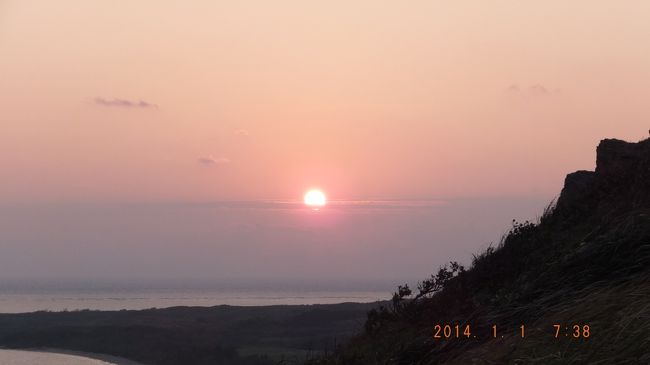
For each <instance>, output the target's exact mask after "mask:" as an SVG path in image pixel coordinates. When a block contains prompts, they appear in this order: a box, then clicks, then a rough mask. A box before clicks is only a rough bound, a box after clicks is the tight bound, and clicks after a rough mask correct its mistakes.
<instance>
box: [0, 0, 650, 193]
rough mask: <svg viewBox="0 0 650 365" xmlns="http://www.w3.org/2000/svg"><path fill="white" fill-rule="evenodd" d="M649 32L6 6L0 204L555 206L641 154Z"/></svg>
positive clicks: (584, 9)
mask: <svg viewBox="0 0 650 365" xmlns="http://www.w3.org/2000/svg"><path fill="white" fill-rule="evenodd" d="M648 19H650V3H648V2H645V1H622V2H613V1H573V2H570V3H568V2H566V1H544V2H538V3H536V4H532V3H530V2H527V3H525V4H524V3H522V2H521V1H490V2H466V1H453V2H435V1H413V2H408V4H407V3H405V2H401V3H400V2H389V1H385V2H384V1H356V2H348V1H328V2H321V3H314V2H304V1H284V0H282V1H273V2H270V1H242V2H239V1H200V2H193V4H189V2H181V1H164V2H160V1H112V2H88V1H82V0H78V1H76V0H61V1H56V2H52V1H29V0H27V1H3V2H2V3H0V55H1V57H0V110H1V114H0V124H1V126H2V132H1V133H0V166H2V169H0V181H2V189H0V201H5V202H80V201H81V202H83V201H91V202H96V201H119V202H123V201H192V202H203V201H215V200H255V199H294V198H295V199H300V197H301V195H302V193H303V191H304V190H305V189H306V188H307V187H309V186H312V185H318V186H321V187H322V188H323V189H324V190H326V191H327V192H328V194H329V195H330V196H331V197H333V198H337V199H374V198H381V199H403V198H409V199H424V198H449V197H477V196H504V195H513V196H529V195H541V196H553V195H555V194H557V192H558V191H559V189H560V187H561V184H562V181H563V177H564V175H565V174H566V173H567V172H570V171H573V170H576V169H590V168H593V166H594V153H593V152H594V147H595V145H596V144H597V142H598V140H599V139H601V138H604V137H617V138H625V139H631V140H638V139H641V138H645V137H646V136H647V130H648V128H649V125H650V123H649V120H650V109H649V108H648V107H647V103H648V100H647V95H650V42H648V40H647V36H648V34H650V22H648ZM98 98H99V99H98ZM120 100H122V101H121V102H120ZM140 101H143V102H145V103H149V104H142V105H140V104H138V103H139V102H140ZM129 102H130V103H132V104H129ZM129 105H130V106H129Z"/></svg>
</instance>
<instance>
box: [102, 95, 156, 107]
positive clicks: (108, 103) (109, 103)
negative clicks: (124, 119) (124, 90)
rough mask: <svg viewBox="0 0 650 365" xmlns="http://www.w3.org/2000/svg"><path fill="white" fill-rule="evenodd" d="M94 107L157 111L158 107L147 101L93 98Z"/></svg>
mask: <svg viewBox="0 0 650 365" xmlns="http://www.w3.org/2000/svg"><path fill="white" fill-rule="evenodd" d="M95 105H99V106H105V107H116V108H139V109H157V108H158V105H156V104H153V103H149V102H147V101H143V100H139V101H131V100H126V99H104V98H100V97H96V98H95Z"/></svg>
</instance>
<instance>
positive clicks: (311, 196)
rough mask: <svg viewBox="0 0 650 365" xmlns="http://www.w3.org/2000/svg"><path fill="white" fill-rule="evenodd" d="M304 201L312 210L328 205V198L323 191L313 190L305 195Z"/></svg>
mask: <svg viewBox="0 0 650 365" xmlns="http://www.w3.org/2000/svg"><path fill="white" fill-rule="evenodd" d="M304 201H305V205H308V206H310V207H312V208H318V207H322V206H325V204H327V197H326V196H325V193H323V192H322V191H321V190H318V189H312V190H309V191H308V192H306V193H305V197H304Z"/></svg>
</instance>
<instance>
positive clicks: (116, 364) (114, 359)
mask: <svg viewBox="0 0 650 365" xmlns="http://www.w3.org/2000/svg"><path fill="white" fill-rule="evenodd" d="M0 349H2V350H15V351H30V352H40V353H50V354H61V355H71V356H78V357H85V358H88V359H94V360H100V361H104V362H107V363H110V364H113V365H145V364H143V363H141V362H137V361H135V360H130V359H127V358H124V357H119V356H114V355H108V354H100V353H96V352H85V351H75V350H66V349H58V348H50V347H38V348H6V347H0Z"/></svg>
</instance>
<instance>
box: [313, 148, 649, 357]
mask: <svg viewBox="0 0 650 365" xmlns="http://www.w3.org/2000/svg"><path fill="white" fill-rule="evenodd" d="M486 214H489V212H486ZM436 324H439V325H441V326H443V327H442V329H443V330H442V331H440V333H439V335H441V337H442V338H439V339H437V338H434V334H435V333H436V328H435V326H436ZM446 324H448V325H450V329H451V331H449V332H450V333H451V336H449V338H445V334H444V325H446ZM556 324H557V325H559V326H560V328H559V331H557V332H558V333H557V337H556V328H555V327H554V325H556ZM455 325H459V329H460V330H459V334H460V335H459V336H456V330H455V327H454V326H455ZM467 325H469V326H470V331H469V336H466V335H465V334H464V330H465V329H466V326H467ZM493 325H496V326H497V336H496V337H495V336H494V334H493V327H492V326H493ZM521 325H524V326H525V327H524V337H523V338H522V337H521V327H520V326H521ZM574 325H578V328H577V330H576V329H575V328H574V327H573V326H574ZM585 325H586V326H589V327H588V328H587V327H585ZM449 332H448V333H449ZM574 334H577V335H578V338H574ZM310 363H311V364H313V365H316V364H330V365H333V364H341V365H355V364H358V365H371V364H386V365H388V364H648V363H650V140H645V141H641V142H639V143H627V142H624V141H619V140H604V141H602V142H601V143H600V145H599V146H598V150H597V167H596V170H595V171H594V172H590V171H578V172H575V173H572V174H569V175H568V176H567V178H566V181H565V186H564V189H563V190H562V193H561V195H560V197H559V198H558V201H557V204H553V205H551V206H549V208H548V209H547V210H546V211H545V212H543V214H542V215H541V218H540V219H539V221H538V222H534V223H531V222H523V223H518V222H513V227H512V229H511V230H510V232H509V233H508V234H506V235H505V236H504V237H503V239H502V240H501V242H499V243H498V244H497V245H495V246H494V247H491V248H489V249H488V250H486V251H485V252H483V253H481V254H479V255H477V256H475V258H474V260H473V262H472V264H471V267H469V268H468V269H465V268H464V267H462V266H460V265H458V264H456V263H451V264H450V265H448V266H447V267H444V268H441V269H440V271H439V272H438V273H436V274H435V275H433V276H432V277H431V278H429V279H427V280H424V281H423V282H421V283H419V284H418V288H417V289H415V290H412V289H410V288H408V286H402V287H400V288H399V289H398V291H397V292H396V293H395V296H394V297H393V301H392V303H390V304H389V305H386V306H384V307H382V308H381V309H379V310H373V311H370V312H369V314H368V319H367V322H366V325H365V331H364V332H363V333H362V334H360V335H358V336H356V337H355V338H353V339H352V340H351V341H350V342H349V343H347V344H346V345H345V346H343V347H341V348H339V349H338V351H337V352H336V353H334V354H332V355H331V356H326V357H323V358H321V359H317V360H313V361H311V362H310Z"/></svg>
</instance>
